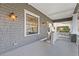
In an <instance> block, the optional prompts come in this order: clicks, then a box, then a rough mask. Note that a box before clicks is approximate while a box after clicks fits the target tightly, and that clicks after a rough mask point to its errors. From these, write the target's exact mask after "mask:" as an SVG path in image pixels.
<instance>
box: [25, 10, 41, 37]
mask: <svg viewBox="0 0 79 59" xmlns="http://www.w3.org/2000/svg"><path fill="white" fill-rule="evenodd" d="M26 13H27V14H30V15H33V16H35V17H37V18H38V33H35V34H30V35H27V30H26V28H27V27H26ZM37 34H40V16H38V15H36V14H34V13H32V12H30V11H28V10H26V9H24V36H25V37H26V36H32V35H37Z"/></svg>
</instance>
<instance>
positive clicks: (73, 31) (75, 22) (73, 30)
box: [71, 13, 78, 34]
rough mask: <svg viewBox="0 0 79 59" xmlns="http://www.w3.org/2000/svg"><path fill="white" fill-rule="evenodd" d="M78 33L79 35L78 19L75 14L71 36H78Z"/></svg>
mask: <svg viewBox="0 0 79 59" xmlns="http://www.w3.org/2000/svg"><path fill="white" fill-rule="evenodd" d="M77 33H78V18H77V13H76V14H73V18H72V24H71V34H77Z"/></svg>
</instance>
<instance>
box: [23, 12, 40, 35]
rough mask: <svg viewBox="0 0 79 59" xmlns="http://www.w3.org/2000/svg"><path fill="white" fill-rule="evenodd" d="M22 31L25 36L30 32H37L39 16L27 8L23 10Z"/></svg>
mask: <svg viewBox="0 0 79 59" xmlns="http://www.w3.org/2000/svg"><path fill="white" fill-rule="evenodd" d="M24 18H25V19H24V20H25V23H24V26H25V29H24V33H25V36H27V35H31V34H39V25H40V23H39V22H40V21H39V20H40V17H39V16H38V15H36V14H34V13H32V12H30V11H28V10H24Z"/></svg>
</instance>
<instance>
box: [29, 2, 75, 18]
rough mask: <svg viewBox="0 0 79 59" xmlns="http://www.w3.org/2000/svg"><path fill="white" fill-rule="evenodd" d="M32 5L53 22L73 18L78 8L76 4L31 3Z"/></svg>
mask: <svg viewBox="0 0 79 59" xmlns="http://www.w3.org/2000/svg"><path fill="white" fill-rule="evenodd" d="M30 5H31V6H33V7H34V8H36V9H37V10H39V11H41V12H42V13H43V14H45V15H47V16H48V17H49V18H51V19H52V20H56V19H62V18H68V17H71V16H72V15H73V12H74V9H75V7H76V3H30Z"/></svg>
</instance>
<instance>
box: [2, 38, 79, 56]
mask: <svg viewBox="0 0 79 59" xmlns="http://www.w3.org/2000/svg"><path fill="white" fill-rule="evenodd" d="M2 55H3V56H77V55H78V48H77V46H76V44H75V43H72V42H70V41H68V40H65V39H63V40H62V39H61V40H60V39H59V40H57V41H56V42H55V44H49V43H47V42H44V41H37V42H35V43H32V44H30V45H26V46H23V47H20V48H17V49H15V50H12V51H9V52H7V53H4V54H2Z"/></svg>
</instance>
